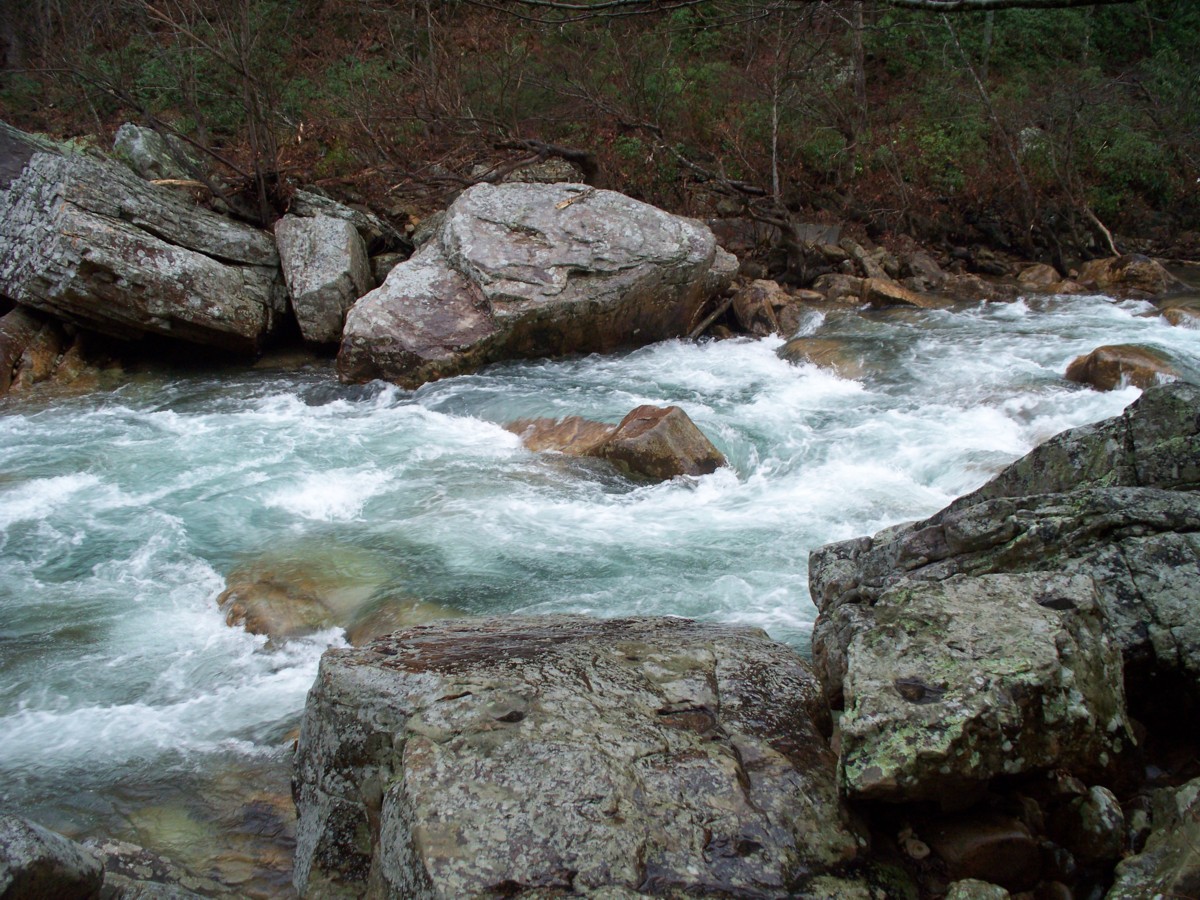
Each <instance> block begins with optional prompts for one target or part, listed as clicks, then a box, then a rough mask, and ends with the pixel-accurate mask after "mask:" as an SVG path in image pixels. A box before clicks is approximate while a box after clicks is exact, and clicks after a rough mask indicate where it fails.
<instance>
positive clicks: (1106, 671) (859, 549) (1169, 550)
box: [809, 384, 1200, 795]
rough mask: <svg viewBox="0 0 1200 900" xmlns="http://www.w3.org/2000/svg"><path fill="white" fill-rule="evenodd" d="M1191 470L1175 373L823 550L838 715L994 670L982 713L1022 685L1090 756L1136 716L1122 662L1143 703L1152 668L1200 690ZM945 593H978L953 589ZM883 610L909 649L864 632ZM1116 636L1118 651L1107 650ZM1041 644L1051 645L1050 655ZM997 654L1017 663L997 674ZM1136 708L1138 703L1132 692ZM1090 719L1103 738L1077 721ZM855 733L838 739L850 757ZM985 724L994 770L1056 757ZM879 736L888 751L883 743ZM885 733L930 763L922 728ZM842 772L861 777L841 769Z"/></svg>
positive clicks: (1066, 745)
mask: <svg viewBox="0 0 1200 900" xmlns="http://www.w3.org/2000/svg"><path fill="white" fill-rule="evenodd" d="M1198 485H1200V388H1197V387H1194V386H1191V385H1187V384H1174V385H1168V386H1164V387H1159V388H1154V389H1151V390H1149V391H1147V392H1146V393H1145V394H1144V395H1143V396H1142V397H1141V398H1140V399H1139V400H1138V401H1137V402H1136V403H1134V404H1133V405H1131V406H1130V408H1129V409H1128V410H1126V412H1125V413H1124V414H1123V415H1121V416H1119V417H1116V418H1114V419H1110V420H1108V421H1106V422H1101V423H1098V424H1096V425H1089V426H1085V427H1083V428H1077V429H1073V430H1071V431H1068V432H1064V433H1063V434H1061V435H1058V436H1057V437H1055V438H1052V439H1051V440H1050V441H1047V442H1046V443H1045V444H1043V445H1041V446H1040V447H1038V448H1036V449H1035V450H1034V451H1033V452H1031V453H1030V454H1029V455H1028V456H1026V457H1025V458H1024V459H1022V460H1019V461H1018V462H1016V463H1014V464H1013V465H1012V466H1010V467H1009V468H1008V469H1006V470H1005V471H1003V472H1002V473H1001V474H1000V475H998V476H997V477H996V478H995V479H993V480H992V481H991V482H989V483H988V484H986V485H984V486H983V487H982V488H980V489H979V490H978V491H975V492H974V493H972V494H969V495H967V496H965V497H962V498H960V499H958V500H956V501H955V502H954V503H952V504H950V506H948V507H947V508H946V509H944V510H942V511H941V512H939V513H937V514H936V515H934V516H932V517H930V518H929V519H926V520H924V521H922V522H917V523H913V524H909V525H902V526H896V527H894V528H890V529H887V530H885V531H883V532H880V533H879V534H877V535H875V536H874V537H872V538H858V539H855V540H852V541H845V542H842V543H838V544H831V545H828V546H826V547H822V548H820V549H819V550H817V551H815V552H814V553H813V554H812V555H811V557H810V564H809V584H810V589H811V592H812V596H813V600H814V602H815V603H816V604H817V606H818V608H819V610H820V616H819V617H818V620H817V623H816V625H815V626H814V632H813V659H814V664H815V665H816V667H817V669H818V672H819V673H820V675H821V677H822V681H823V683H824V684H825V687H826V690H827V694H828V698H829V699H830V701H831V703H832V704H833V705H834V706H837V707H842V708H844V709H846V710H847V711H848V713H851V715H850V716H849V718H848V719H845V718H844V724H845V726H846V727H847V728H848V727H850V726H854V727H855V728H857V727H859V726H858V724H857V723H858V722H859V721H860V720H861V718H862V717H861V715H860V712H859V710H860V708H863V707H864V704H866V706H867V707H870V708H872V709H873V708H875V706H873V704H875V705H878V704H883V705H884V706H887V704H888V703H892V704H893V705H894V701H895V697H894V696H890V695H895V694H898V695H900V696H904V694H905V693H906V692H907V693H911V694H913V695H914V697H916V695H917V694H918V693H920V696H919V697H916V699H915V700H913V701H912V702H913V703H914V704H918V705H919V704H921V703H928V702H930V701H931V700H933V701H936V702H938V703H944V702H946V700H947V698H951V697H952V696H953V698H954V699H955V700H956V701H957V700H958V699H961V698H960V697H959V696H958V694H959V693H961V692H963V691H967V692H971V693H978V692H977V691H976V690H975V688H974V687H972V685H985V684H990V685H992V688H991V690H993V691H994V692H995V693H994V694H993V696H992V698H991V699H989V700H986V703H988V704H990V705H992V706H993V707H994V708H993V710H992V712H991V713H988V715H992V716H997V715H999V716H1007V715H1010V714H1011V713H1012V712H1013V706H1014V698H1018V697H1020V698H1025V699H1024V700H1022V701H1020V702H1016V703H1015V706H1016V707H1018V708H1019V707H1021V706H1023V705H1028V704H1029V703H1033V702H1036V703H1037V704H1040V707H1039V708H1040V710H1041V713H1040V714H1041V715H1042V725H1041V730H1042V731H1043V734H1042V737H1041V739H1042V741H1044V742H1045V743H1046V748H1049V747H1050V746H1052V745H1053V743H1054V742H1057V743H1058V745H1059V751H1058V752H1059V753H1060V755H1061V756H1062V758H1063V759H1064V760H1067V761H1069V762H1066V763H1064V764H1066V765H1070V766H1075V767H1078V768H1079V769H1080V770H1084V769H1088V768H1097V767H1102V766H1103V765H1104V764H1105V763H1106V762H1109V761H1111V760H1112V758H1113V756H1114V754H1116V753H1118V752H1120V750H1121V749H1122V748H1123V747H1126V746H1128V740H1127V738H1126V736H1125V733H1126V730H1127V723H1126V720H1125V718H1124V715H1123V714H1122V713H1121V711H1120V710H1119V709H1118V708H1115V707H1114V704H1117V703H1118V701H1119V700H1120V688H1121V681H1122V671H1121V670H1122V668H1123V675H1124V681H1125V684H1126V687H1127V689H1128V690H1129V691H1130V695H1131V697H1133V696H1136V697H1137V698H1139V699H1138V703H1140V702H1142V701H1143V700H1145V701H1147V702H1151V701H1150V700H1149V698H1152V697H1153V696H1155V695H1158V694H1161V689H1158V690H1156V689H1155V683H1156V680H1157V684H1160V685H1161V684H1164V683H1172V684H1174V683H1181V684H1182V685H1183V686H1184V688H1185V694H1183V695H1180V696H1177V697H1176V698H1175V701H1176V702H1185V701H1186V700H1187V698H1188V697H1189V696H1190V697H1191V698H1192V701H1193V702H1194V701H1195V698H1197V697H1200V594H1197V592H1196V589H1195V585H1196V584H1197V583H1200V495H1198V494H1197V493H1196V487H1197V486H1198ZM951 595H959V599H960V600H961V598H962V597H976V598H977V601H976V600H973V601H972V604H974V605H973V606H972V605H966V606H964V605H963V604H962V603H961V602H957V601H956V602H955V603H950V602H949V601H950V600H951V599H953V598H952V597H951ZM918 600H919V601H920V602H917V601H918ZM1030 604H1032V605H1030ZM926 607H928V608H926ZM1035 607H1036V609H1035ZM938 610H942V612H938ZM1031 615H1032V616H1033V618H1032V619H1031V618H1030V616H1031ZM888 616H891V617H893V618H894V619H895V620H896V621H895V623H894V624H892V625H889V627H893V629H894V628H899V629H900V630H901V631H904V630H905V629H909V630H912V632H913V635H914V638H913V640H912V641H910V642H909V643H910V644H911V648H912V649H911V651H906V650H905V649H904V642H902V641H899V640H897V641H893V642H890V643H889V642H888V641H880V640H875V639H873V638H872V634H873V633H874V632H875V630H876V629H877V628H878V626H879V625H880V624H882V623H883V619H884V618H886V617H888ZM931 616H932V617H934V618H937V621H939V622H940V621H941V618H940V617H942V616H950V617H951V619H952V622H950V623H949V624H950V625H952V626H953V627H952V628H951V629H950V630H951V631H953V632H954V637H953V641H951V640H950V639H949V638H948V637H947V639H946V640H943V641H942V642H941V646H940V648H939V647H931V646H927V644H928V639H927V638H922V637H921V636H920V630H921V628H920V622H922V621H925V620H926V619H929V617H931ZM1035 620H1043V621H1042V623H1041V624H1038V622H1037V621H1035ZM939 627H940V626H939ZM935 630H936V629H935ZM943 630H945V629H943ZM1100 631H1102V633H1100ZM948 634H949V632H948V631H947V635H948ZM1006 635H1007V637H1006ZM1030 642H1040V644H1041V647H1042V650H1041V651H1037V652H1035V650H1034V648H1033V647H1032V646H1031V644H1030ZM1110 645H1111V646H1112V647H1115V648H1116V650H1118V651H1119V652H1120V654H1121V656H1122V657H1123V660H1122V662H1123V666H1116V665H1115V663H1114V658H1113V657H1111V655H1110V650H1109V649H1108V648H1109V646H1110ZM1042 651H1045V652H1050V651H1053V652H1054V654H1057V662H1056V661H1055V660H1054V659H1051V658H1050V657H1049V656H1044V655H1043V654H1042ZM963 659H966V660H968V661H969V662H968V666H967V668H966V669H963V668H961V667H957V668H951V669H945V670H941V669H939V671H942V675H940V676H937V677H935V675H936V673H935V672H934V671H932V670H930V671H926V670H927V669H930V667H932V669H938V667H942V666H947V665H949V664H950V663H951V662H954V661H956V660H957V661H960V660H963ZM1038 659H1043V660H1044V661H1045V662H1046V664H1047V666H1048V668H1047V669H1046V670H1045V671H1046V672H1047V673H1048V674H1049V676H1050V677H1049V679H1048V680H1044V681H1043V682H1042V686H1040V687H1038V688H1037V689H1036V691H1037V698H1038V699H1036V701H1034V700H1031V699H1030V697H1029V691H1030V686H1029V683H1028V682H1027V679H1026V675H1025V673H1028V672H1029V671H1031V670H1030V664H1031V663H1033V662H1036V661H1037V660H1038ZM989 660H990V661H989ZM997 665H999V666H1001V667H1006V668H1008V669H1009V670H1010V671H1009V673H1008V674H1003V673H1000V672H996V671H995V667H996V666H997ZM908 666H916V667H917V668H919V669H920V670H921V671H920V674H919V676H918V677H917V678H916V679H915V680H914V682H913V684H912V685H907V683H900V682H896V683H893V684H892V685H891V686H890V687H889V686H888V685H887V684H886V679H885V677H884V675H885V673H886V672H887V671H892V672H895V673H896V674H895V676H894V677H895V678H897V679H907V678H908V677H909V676H907V675H905V674H904V672H903V671H901V669H903V668H905V667H908ZM889 667H890V669H889ZM939 679H940V680H939ZM964 679H965V680H964ZM980 679H982V680H980ZM1104 681H1107V682H1108V688H1107V690H1106V689H1105V686H1104V684H1102V683H1101V682H1104ZM863 684H869V687H868V688H867V689H866V690H865V692H864V690H863V689H862V688H860V687H859V686H860V685H863ZM918 687H920V688H921V691H920V692H919V691H918V690H917V688H918ZM1047 689H1049V690H1050V693H1046V690H1047ZM1060 689H1069V690H1070V691H1071V692H1072V693H1071V697H1072V698H1074V699H1075V700H1077V701H1079V702H1081V703H1082V704H1083V706H1082V707H1081V708H1079V709H1074V710H1068V712H1070V713H1071V714H1070V715H1068V716H1066V717H1064V716H1063V715H1062V714H1061V712H1062V710H1061V708H1060V707H1058V706H1056V703H1057V701H1054V697H1056V696H1061V690H1060ZM867 698H869V699H867ZM1161 699H1163V698H1160V700H1161ZM1132 702H1133V701H1131V703H1132ZM1132 711H1133V713H1134V714H1135V715H1139V716H1140V715H1142V714H1143V713H1142V710H1141V709H1139V708H1137V703H1135V704H1134V708H1133V709H1132ZM1081 717H1082V718H1081ZM1089 719H1090V720H1092V721H1094V724H1095V727H1096V728H1097V730H1098V732H1099V733H1098V734H1097V735H1096V736H1095V737H1096V738H1097V740H1089V739H1087V738H1086V736H1081V735H1080V733H1079V731H1078V726H1079V725H1080V723H1081V722H1083V721H1087V720H1089ZM879 733H880V734H883V732H882V731H880V732H879ZM1023 733H1024V732H1023ZM956 739H957V740H960V741H961V740H963V739H965V734H964V735H957V737H956ZM855 740H858V737H857V736H856V737H855V738H854V739H853V740H851V741H850V743H849V744H847V745H844V746H843V760H842V761H843V767H844V768H845V767H846V766H847V765H848V763H849V761H850V758H849V757H848V756H847V755H846V747H855V746H856V745H855V743H854V741H855ZM988 740H989V741H991V743H990V744H988V747H989V749H990V751H991V752H992V753H993V758H994V759H996V760H998V761H999V766H998V770H997V771H996V772H995V774H1000V773H1002V772H1003V773H1012V772H1013V771H1014V767H1016V768H1017V769H1018V770H1019V771H1026V770H1029V769H1037V768H1042V767H1045V766H1046V765H1047V764H1051V763H1050V762H1049V758H1048V757H1047V756H1046V754H1045V752H1040V753H1039V754H1032V753H1031V752H1030V751H1029V750H1028V748H1027V747H1026V746H1025V745H1023V744H1022V743H1021V742H1020V741H1018V740H1014V739H1013V735H1012V733H1011V730H1009V729H1005V728H1001V729H998V730H997V729H993V731H992V734H991V736H990V737H989V738H988ZM894 743H895V742H894V741H893V744H894ZM1106 743H1107V745H1108V746H1104V745H1105V744H1106ZM887 746H891V745H887ZM1046 748H1043V749H1046ZM876 749H877V750H879V752H881V753H882V750H883V749H886V747H885V744H883V743H880V744H879V745H878V747H877V748H876ZM892 749H895V750H896V752H908V753H909V754H910V757H911V758H908V759H906V760H904V761H903V762H904V765H907V766H910V767H911V766H919V765H923V762H922V760H920V759H917V757H918V756H919V755H920V752H921V750H922V746H921V743H920V742H915V743H913V744H911V745H910V746H909V748H908V750H907V751H905V750H904V748H903V747H893V748H892ZM870 752H874V751H870ZM889 752H890V751H889ZM856 753H857V756H856V757H855V762H854V771H861V772H863V773H868V774H869V775H871V776H875V773H874V772H869V770H870V768H871V766H872V763H871V762H870V761H869V760H868V758H867V757H868V755H869V752H868V751H867V750H862V749H861V748H860V749H859V750H857V751H856ZM894 755H895V754H893V756H894ZM976 755H979V756H980V757H981V758H984V759H986V758H987V752H985V751H984V750H983V749H981V748H980V747H978V746H977V747H974V748H973V749H972V750H971V751H970V752H969V753H967V754H965V755H963V756H958V757H956V758H955V759H953V760H948V761H947V762H946V766H947V768H948V770H949V771H946V770H942V771H941V777H942V778H943V779H944V780H949V781H955V780H969V779H970V778H971V777H972V772H973V771H975V769H974V763H975V758H976ZM884 762H887V765H884V766H883V767H882V768H883V770H885V771H891V770H897V771H907V770H904V769H903V767H899V768H898V766H899V764H898V763H896V762H895V760H894V759H893V760H891V761H890V762H888V761H887V760H884ZM980 771H982V770H980ZM844 774H845V776H846V777H847V778H848V779H850V781H851V783H856V782H854V780H853V779H851V778H850V775H851V774H852V773H851V771H850V770H849V769H846V772H845V773H844ZM866 777H867V776H866V775H863V776H862V778H866ZM931 777H932V775H931ZM868 780H869V779H868ZM857 783H864V784H865V783H866V782H864V781H862V779H861V778H860V779H859V782H857ZM931 784H932V782H927V783H925V784H924V785H916V784H915V783H913V782H912V781H911V780H910V781H909V782H907V783H905V785H904V786H903V789H902V791H901V793H905V794H909V795H922V794H925V793H928V791H929V790H931ZM894 793H895V792H893V794H894Z"/></svg>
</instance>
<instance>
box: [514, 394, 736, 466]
mask: <svg viewBox="0 0 1200 900" xmlns="http://www.w3.org/2000/svg"><path fill="white" fill-rule="evenodd" d="M507 427H508V430H509V431H511V432H513V433H514V434H516V435H518V436H519V437H520V438H521V441H522V443H524V444H525V446H526V447H528V448H529V449H530V450H555V451H558V452H559V453H564V454H566V455H568V456H592V457H596V458H597V459H606V460H608V461H609V462H611V463H612V464H613V465H615V466H616V467H617V468H619V469H621V470H622V471H623V472H625V473H626V474H627V475H632V476H634V477H638V478H649V479H652V480H654V481H668V480H670V479H671V478H675V477H677V476H679V475H693V476H696V475H710V474H712V473H713V472H715V471H716V470H717V469H719V468H720V467H721V466H724V465H726V464H727V463H726V460H725V456H724V454H722V453H721V451H720V450H718V449H717V448H716V447H715V446H714V445H713V443H712V441H710V440H709V439H708V438H707V437H705V435H704V432H702V431H701V430H700V429H699V428H697V427H696V423H695V422H693V421H692V420H691V418H690V417H689V416H688V414H687V413H685V412H684V411H683V410H682V409H680V408H679V407H678V406H665V407H663V406H649V405H646V406H639V407H638V408H637V409H634V410H632V411H631V412H630V413H629V414H628V415H626V416H625V418H623V419H622V420H621V421H620V423H619V424H617V425H605V424H603V423H601V422H593V421H590V420H588V419H584V418H581V417H579V416H568V417H566V418H564V419H519V420H517V421H516V422H513V423H511V424H510V425H508V426H507Z"/></svg>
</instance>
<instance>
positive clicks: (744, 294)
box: [733, 279, 796, 337]
mask: <svg viewBox="0 0 1200 900" xmlns="http://www.w3.org/2000/svg"><path fill="white" fill-rule="evenodd" d="M793 305H794V301H793V300H792V298H791V297H790V296H789V295H788V293H787V291H785V290H784V289H783V288H782V287H780V286H779V285H778V284H777V283H776V282H774V281H766V280H761V279H760V280H758V281H752V282H750V283H749V284H748V285H746V286H745V287H743V288H742V289H741V290H739V291H738V292H737V293H736V294H735V295H734V297H733V314H734V316H735V317H736V318H737V321H738V324H739V325H741V327H742V330H743V331H745V332H746V333H747V334H756V335H758V336H760V337H766V336H767V335H769V334H783V335H784V336H787V335H789V334H792V333H794V332H795V328H794V327H793V328H791V330H788V328H787V327H785V326H784V324H783V321H782V320H783V316H784V311H785V310H787V309H789V308H790V307H791V306H793ZM790 318H791V319H795V318H796V317H795V316H794V315H793V316H791V317H790ZM789 324H793V325H794V322H789Z"/></svg>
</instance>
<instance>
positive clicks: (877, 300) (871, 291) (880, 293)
mask: <svg viewBox="0 0 1200 900" xmlns="http://www.w3.org/2000/svg"><path fill="white" fill-rule="evenodd" d="M861 297H862V299H863V300H865V301H866V302H867V303H870V304H871V305H872V306H876V307H885V306H916V307H919V308H920V309H942V308H944V307H946V306H949V305H950V303H951V302H952V301H951V300H949V299H948V298H945V297H939V296H934V295H932V294H920V293H917V292H916V291H910V290H909V289H908V288H906V287H904V286H903V285H901V284H897V283H896V282H894V281H892V280H891V279H890V278H886V277H885V278H867V279H865V280H864V281H863V283H862V293H861Z"/></svg>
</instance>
